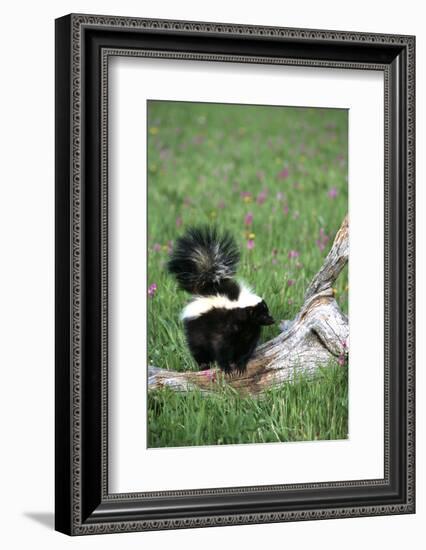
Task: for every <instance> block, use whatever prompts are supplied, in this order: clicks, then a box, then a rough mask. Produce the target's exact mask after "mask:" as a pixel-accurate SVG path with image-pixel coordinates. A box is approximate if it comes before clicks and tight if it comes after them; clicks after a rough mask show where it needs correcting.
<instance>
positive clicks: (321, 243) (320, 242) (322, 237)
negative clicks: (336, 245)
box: [315, 227, 330, 252]
mask: <svg viewBox="0 0 426 550" xmlns="http://www.w3.org/2000/svg"><path fill="white" fill-rule="evenodd" d="M329 239H330V237H329V236H328V235H327V234H326V233H325V231H324V228H322V227H321V229H320V230H319V238H318V239H317V240H316V241H315V242H316V245H317V247H318V248H319V249H320V251H321V252H322V251H323V250H324V249H325V247H326V246H327V243H328V241H329Z"/></svg>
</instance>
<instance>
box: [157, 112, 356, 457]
mask: <svg viewBox="0 0 426 550" xmlns="http://www.w3.org/2000/svg"><path fill="white" fill-rule="evenodd" d="M148 137H149V139H148V294H149V299H148V360H149V363H150V364H154V365H156V366H160V367H164V368H167V369H171V370H195V369H196V365H195V363H194V362H193V360H192V358H191V356H190V354H189V352H188V349H187V347H186V344H185V340H184V334H183V330H182V325H181V323H180V321H179V313H180V310H181V308H182V307H183V305H184V304H185V303H186V301H187V300H188V296H187V295H185V294H184V293H183V292H181V291H178V289H177V286H176V283H175V282H174V280H173V279H172V278H171V277H170V276H169V275H168V274H167V272H166V270H165V264H166V262H167V259H168V255H169V251H170V249H171V248H172V247H173V242H174V240H175V239H176V237H177V236H178V235H180V234H182V233H183V232H184V230H185V228H186V227H188V226H190V225H193V224H200V223H203V224H205V223H215V224H217V225H218V226H219V227H223V228H226V229H227V230H229V231H230V232H232V233H233V235H234V236H235V238H236V240H237V242H238V244H239V245H240V247H241V252H242V259H241V263H240V269H239V272H238V276H239V278H241V279H243V280H244V281H246V282H247V283H249V284H250V285H251V286H252V287H253V288H254V290H255V292H256V293H257V294H259V295H261V296H263V297H264V299H265V300H266V302H267V304H268V306H269V309H270V311H271V313H272V315H273V316H274V318H275V319H278V320H280V319H292V318H293V317H294V316H295V315H296V313H297V311H298V309H299V308H300V306H301V304H302V303H303V295H304V292H305V290H306V287H307V285H308V284H309V281H310V279H311V278H312V276H313V275H314V274H315V273H316V271H317V270H318V269H319V267H320V266H321V264H322V261H323V259H324V256H325V255H326V254H327V252H328V250H329V247H330V245H331V242H332V240H333V238H334V235H335V233H336V231H337V229H338V228H339V226H340V223H341V221H342V219H343V217H344V215H345V213H346V211H347V200H348V198H347V145H348V144H347V112H346V111H343V110H334V109H309V108H282V107H258V106H253V107H248V106H238V105H215V104H194V103H174V102H155V101H151V102H150V103H149V108H148ZM335 293H336V297H337V300H338V302H339V303H340V305H341V307H342V309H343V310H344V311H346V312H347V307H348V286H347V271H346V270H345V271H344V273H343V274H342V275H341V276H340V278H339V279H338V282H337V286H336V289H335ZM278 330H279V329H278V327H277V326H276V325H275V326H273V327H268V328H267V329H266V330H264V332H263V334H262V340H266V339H269V338H271V337H273V336H274V335H276V334H277V333H278ZM148 409H149V410H148V444H149V446H150V447H161V446H181V445H205V444H221V443H223V444H225V443H226V444H230V443H245V442H247V443H255V442H269V441H296V440H298V441H301V440H313V439H341V438H345V437H346V436H347V367H346V366H344V367H341V366H338V365H335V366H330V367H329V368H328V369H325V370H324V369H323V370H322V371H321V372H320V373H319V375H318V377H317V378H316V379H315V380H310V381H309V380H306V379H303V378H301V379H299V380H297V381H295V382H294V383H292V384H286V385H284V386H283V387H282V388H278V389H275V390H273V391H271V392H268V393H267V394H266V395H265V396H264V398H263V399H257V400H254V399H251V398H241V397H238V396H236V395H235V394H233V393H231V392H230V391H229V389H228V390H227V389H224V390H223V392H222V393H221V394H220V395H218V396H214V397H203V398H201V396H200V395H199V394H198V393H196V392H194V393H193V394H190V395H186V396H185V395H175V394H173V393H172V392H170V391H165V390H164V391H163V390H162V391H158V392H154V393H150V395H149V398H148Z"/></svg>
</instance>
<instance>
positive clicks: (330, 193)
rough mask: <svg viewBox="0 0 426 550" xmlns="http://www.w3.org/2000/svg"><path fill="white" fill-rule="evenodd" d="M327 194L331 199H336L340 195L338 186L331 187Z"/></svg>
mask: <svg viewBox="0 0 426 550" xmlns="http://www.w3.org/2000/svg"><path fill="white" fill-rule="evenodd" d="M327 195H328V198H329V199H335V198H336V197H337V195H338V191H337V189H336V187H332V188H331V189H329V191H328V193H327Z"/></svg>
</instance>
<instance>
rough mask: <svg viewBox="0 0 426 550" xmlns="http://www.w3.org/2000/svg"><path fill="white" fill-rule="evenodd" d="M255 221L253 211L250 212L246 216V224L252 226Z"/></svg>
mask: <svg viewBox="0 0 426 550" xmlns="http://www.w3.org/2000/svg"><path fill="white" fill-rule="evenodd" d="M252 223H253V212H248V213H247V214H246V215H245V217H244V225H246V226H247V227H250V226H251V224H252Z"/></svg>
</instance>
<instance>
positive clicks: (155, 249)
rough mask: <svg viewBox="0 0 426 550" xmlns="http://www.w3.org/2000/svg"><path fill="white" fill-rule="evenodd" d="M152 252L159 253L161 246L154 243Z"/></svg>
mask: <svg viewBox="0 0 426 550" xmlns="http://www.w3.org/2000/svg"><path fill="white" fill-rule="evenodd" d="M152 250H153V251H154V252H160V250H161V244H160V243H155V244H154V246H153V247H152Z"/></svg>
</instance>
